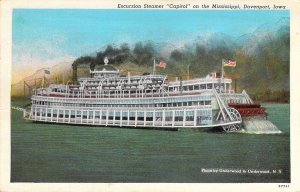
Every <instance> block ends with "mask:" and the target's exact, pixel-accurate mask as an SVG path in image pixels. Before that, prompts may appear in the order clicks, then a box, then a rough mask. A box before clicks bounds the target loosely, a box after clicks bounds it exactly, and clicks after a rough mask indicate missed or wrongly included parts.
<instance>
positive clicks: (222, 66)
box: [221, 59, 224, 78]
mask: <svg viewBox="0 0 300 192" xmlns="http://www.w3.org/2000/svg"><path fill="white" fill-rule="evenodd" d="M223 71H224V59H222V71H221V76H222V78H223Z"/></svg>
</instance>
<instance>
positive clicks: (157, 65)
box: [156, 60, 167, 68]
mask: <svg viewBox="0 0 300 192" xmlns="http://www.w3.org/2000/svg"><path fill="white" fill-rule="evenodd" d="M166 66H167V63H166V62H164V61H163V60H160V61H159V63H157V64H156V67H163V68H166Z"/></svg>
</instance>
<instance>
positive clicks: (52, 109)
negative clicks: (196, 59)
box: [24, 61, 266, 132]
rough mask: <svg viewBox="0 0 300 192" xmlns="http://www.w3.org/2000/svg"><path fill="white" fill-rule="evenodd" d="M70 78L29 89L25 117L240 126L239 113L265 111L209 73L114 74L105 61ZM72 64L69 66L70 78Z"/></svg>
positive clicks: (177, 126)
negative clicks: (172, 77) (176, 76)
mask: <svg viewBox="0 0 300 192" xmlns="http://www.w3.org/2000/svg"><path fill="white" fill-rule="evenodd" d="M90 75H91V76H90V77H88V78H87V77H85V78H79V79H78V81H77V82H78V83H74V84H67V85H64V84H51V85H49V86H48V87H47V88H38V89H35V90H33V95H32V97H31V100H32V105H31V109H30V111H29V112H25V114H24V116H25V118H27V119H29V120H32V121H38V122H48V123H60V124H80V125H94V126H99V127H103V126H109V127H111V126H114V127H143V128H156V129H173V130H178V129H185V128H197V129H202V128H214V127H220V128H222V129H223V130H224V131H226V132H234V131H239V130H241V129H242V128H243V118H244V117H249V116H250V117H253V116H259V117H263V116H265V115H266V113H265V109H264V108H263V107H261V106H260V105H259V104H255V103H254V102H253V101H252V99H251V98H250V97H249V95H248V94H247V93H246V91H242V92H241V93H235V92H234V90H233V89H232V80H231V79H230V78H227V77H217V76H215V75H214V76H212V75H208V76H207V77H205V78H196V79H192V80H176V81H168V79H167V76H166V75H156V74H149V75H140V76H131V75H130V73H128V75H127V76H126V77H125V76H120V75H119V70H118V69H117V68H115V67H113V66H112V65H108V61H105V64H104V65H102V67H101V69H97V70H95V69H91V70H90ZM74 76H75V81H76V79H77V69H74V67H73V79H74Z"/></svg>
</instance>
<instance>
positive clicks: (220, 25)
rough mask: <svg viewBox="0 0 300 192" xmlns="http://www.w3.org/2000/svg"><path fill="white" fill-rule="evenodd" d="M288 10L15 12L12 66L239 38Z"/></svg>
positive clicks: (44, 10)
mask: <svg viewBox="0 0 300 192" xmlns="http://www.w3.org/2000/svg"><path fill="white" fill-rule="evenodd" d="M282 17H289V11H287V10H285V11H275V10H272V11H258V10H254V11H253V10H251V11H250V10H241V11H230V10H129V9H124V10H117V9H14V10H13V19H12V21H13V31H12V41H13V60H12V64H13V67H14V66H15V67H16V68H17V70H22V68H24V69H26V68H27V70H28V65H30V66H31V67H33V66H35V67H39V66H43V67H44V66H46V65H54V64H55V63H59V62H62V61H70V60H73V59H75V58H77V57H79V56H84V55H91V54H93V53H96V52H97V51H100V50H103V49H104V48H105V47H106V45H107V44H113V45H116V46H118V45H120V44H122V43H124V42H126V43H129V44H130V45H132V44H134V43H135V42H137V41H147V40H151V41H153V42H155V43H169V44H172V45H174V46H175V47H176V46H178V45H179V44H183V43H184V42H187V41H192V40H193V39H195V38H196V37H197V36H199V35H203V34H209V33H215V32H216V33H218V32H221V33H225V34H228V35H231V36H233V37H238V36H241V35H243V34H246V33H251V32H253V31H254V30H255V29H256V28H257V27H259V26H260V25H263V24H265V23H270V22H276V21H278V20H279V19H281V18H282Z"/></svg>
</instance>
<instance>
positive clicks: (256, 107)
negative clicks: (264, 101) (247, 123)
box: [228, 103, 267, 117]
mask: <svg viewBox="0 0 300 192" xmlns="http://www.w3.org/2000/svg"><path fill="white" fill-rule="evenodd" d="M228 106H229V107H233V108H235V109H236V110H238V112H239V113H240V114H241V116H242V117H249V116H259V115H262V116H265V115H267V113H266V112H265V110H266V109H265V108H264V107H261V106H260V104H241V103H228Z"/></svg>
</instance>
